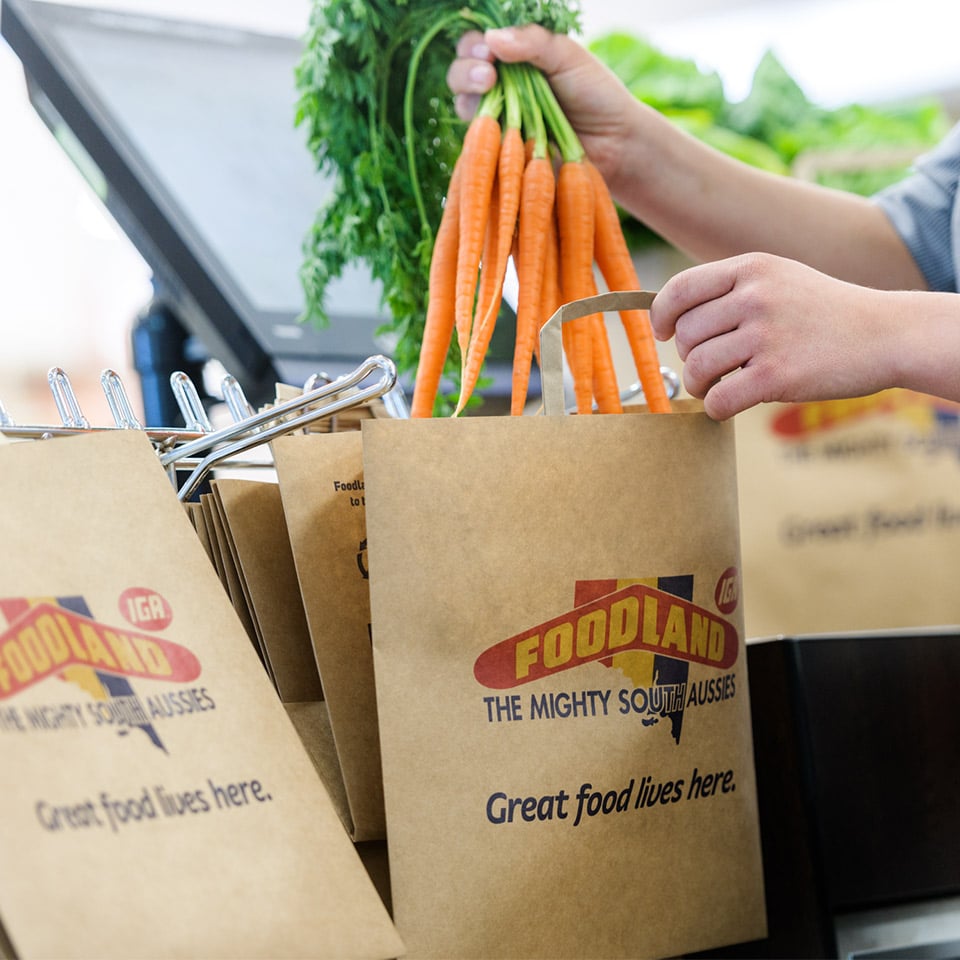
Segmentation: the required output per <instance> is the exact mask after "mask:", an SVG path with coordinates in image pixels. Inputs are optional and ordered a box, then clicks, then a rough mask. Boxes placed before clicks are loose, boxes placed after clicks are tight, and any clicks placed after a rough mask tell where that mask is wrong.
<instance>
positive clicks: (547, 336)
mask: <svg viewBox="0 0 960 960" xmlns="http://www.w3.org/2000/svg"><path fill="white" fill-rule="evenodd" d="M655 296H656V292H655V291H652V290H616V291H612V292H609V293H598V294H596V295H595V296H592V297H584V298H583V299H581V300H571V301H570V303H565V304H563V306H561V307H560V309H559V310H557V312H556V313H555V314H554V315H553V316H552V317H551V318H550V319H549V320H548V321H547V322H546V323H545V324H544V325H543V326H542V327H541V328H540V383H541V392H542V396H543V412H544V414H546V415H547V416H548V417H555V416H561V415H562V414H563V413H564V400H563V324H565V323H567V322H569V321H570V320H579V319H580V318H581V317H586V316H589V315H590V314H591V313H619V312H620V311H621V310H649V309H650V307H651V306H652V305H653V298H654V297H655Z"/></svg>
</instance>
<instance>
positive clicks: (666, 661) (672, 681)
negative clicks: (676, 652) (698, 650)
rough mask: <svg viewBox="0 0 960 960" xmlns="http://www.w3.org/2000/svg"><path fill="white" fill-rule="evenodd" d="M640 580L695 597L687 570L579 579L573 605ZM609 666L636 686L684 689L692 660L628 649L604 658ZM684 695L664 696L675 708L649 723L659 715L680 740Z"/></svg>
mask: <svg viewBox="0 0 960 960" xmlns="http://www.w3.org/2000/svg"><path fill="white" fill-rule="evenodd" d="M634 583H639V584H643V585H645V586H648V587H654V588H655V589H657V590H661V591H663V592H664V593H669V594H671V595H672V596H675V597H679V598H680V599H681V600H687V601H689V602H692V601H693V576H692V574H685V575H682V576H676V577H652V578H649V579H634V580H578V581H577V585H576V590H575V595H574V605H575V606H578V607H579V606H580V605H581V604H583V603H589V602H590V601H591V600H595V599H597V598H598V597H603V596H606V595H607V594H610V593H613V592H614V591H615V590H620V589H622V588H624V587H626V586H628V585H630V584H634ZM604 662H605V663H606V664H607V665H608V666H609V667H611V668H613V669H615V670H619V671H620V672H621V673H622V674H623V675H624V676H625V677H627V679H628V680H630V681H631V682H632V683H633V685H634V686H635V687H647V688H653V689H656V688H658V687H660V688H663V689H664V691H667V690H683V689H685V688H686V684H687V678H688V677H689V674H690V664H689V663H688V662H687V661H686V660H678V659H676V658H675V657H669V656H665V655H664V654H661V653H649V652H647V651H642V650H627V651H624V652H623V653H615V654H613V656H612V657H610V659H609V660H607V661H604ZM684 701H685V698H684V697H682V696H680V697H664V702H665V703H668V702H669V703H671V704H672V706H673V707H675V709H670V708H667V709H665V710H663V711H662V712H661V713H660V714H658V715H654V716H652V717H651V718H650V719H649V720H647V721H645V722H647V723H657V722H658V721H659V720H660V719H662V720H663V721H664V722H666V723H669V724H670V734H671V736H672V737H673V739H674V741H675V742H676V743H679V742H680V733H681V730H682V728H683V709H684Z"/></svg>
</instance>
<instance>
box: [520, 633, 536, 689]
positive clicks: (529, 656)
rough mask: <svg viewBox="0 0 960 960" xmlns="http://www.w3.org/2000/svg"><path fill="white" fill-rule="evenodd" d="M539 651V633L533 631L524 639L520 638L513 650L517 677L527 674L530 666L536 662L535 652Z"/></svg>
mask: <svg viewBox="0 0 960 960" xmlns="http://www.w3.org/2000/svg"><path fill="white" fill-rule="evenodd" d="M539 651H540V634H538V633H535V634H533V636H531V637H527V638H526V640H521V641H520V642H519V643H518V644H517V647H516V650H515V651H514V658H515V659H514V670H515V671H516V674H517V679H518V680H519V679H521V678H522V677H525V676H527V675H528V674H529V673H530V667H532V666H533V664H535V663H536V662H537V654H538V653H539Z"/></svg>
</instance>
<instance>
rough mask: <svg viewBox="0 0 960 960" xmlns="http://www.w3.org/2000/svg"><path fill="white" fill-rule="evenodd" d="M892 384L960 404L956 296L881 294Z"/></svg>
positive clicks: (958, 305)
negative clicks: (884, 311)
mask: <svg viewBox="0 0 960 960" xmlns="http://www.w3.org/2000/svg"><path fill="white" fill-rule="evenodd" d="M884 300H885V304H884V306H885V308H886V310H887V323H886V328H887V330H888V331H890V340H889V346H888V351H887V353H888V356H889V362H890V364H891V370H890V374H889V380H890V382H891V385H893V386H900V387H905V388H907V389H910V390H917V391H919V392H920V393H928V394H931V395H933V396H937V397H943V398H944V399H947V400H955V401H958V402H960V295H958V294H955V293H912V292H898V293H891V294H886V295H884Z"/></svg>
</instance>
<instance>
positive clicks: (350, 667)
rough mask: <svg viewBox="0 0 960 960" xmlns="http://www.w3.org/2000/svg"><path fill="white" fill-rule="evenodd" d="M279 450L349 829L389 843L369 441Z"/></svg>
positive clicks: (277, 445)
mask: <svg viewBox="0 0 960 960" xmlns="http://www.w3.org/2000/svg"><path fill="white" fill-rule="evenodd" d="M364 422H368V421H364ZM273 451H274V460H275V463H276V469H277V477H278V479H279V486H280V494H281V499H282V502H283V511H284V515H285V517H286V522H287V530H288V533H289V537H290V543H291V545H292V548H293V557H294V562H295V565H296V571H297V577H298V581H299V584H300V592H301V595H302V597H303V608H304V611H305V613H306V618H307V624H308V627H309V630H310V636H311V639H312V642H313V649H314V653H315V655H316V660H317V665H318V667H319V670H320V680H321V682H322V684H323V690H324V697H325V699H326V703H327V707H328V709H329V712H330V726H331V729H332V731H333V737H334V742H335V744H336V748H337V756H338V757H339V760H340V769H341V772H342V775H343V783H344V789H345V791H346V795H347V799H348V804H349V809H350V824H349V829H350V832H351V835H352V837H353V839H354V840H357V841H366V840H377V839H383V837H384V832H385V825H384V812H383V779H382V774H381V770H380V737H379V730H378V726H377V705H376V690H375V687H374V680H373V653H372V650H371V641H370V590H369V581H368V579H367V566H366V564H367V543H366V540H367V532H366V505H365V504H366V498H365V493H364V480H363V451H362V446H361V436H360V433H359V431H357V430H354V431H348V432H344V433H329V434H319V433H312V434H300V435H290V436H284V437H280V438H278V439H277V440H276V441H274V443H273Z"/></svg>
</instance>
